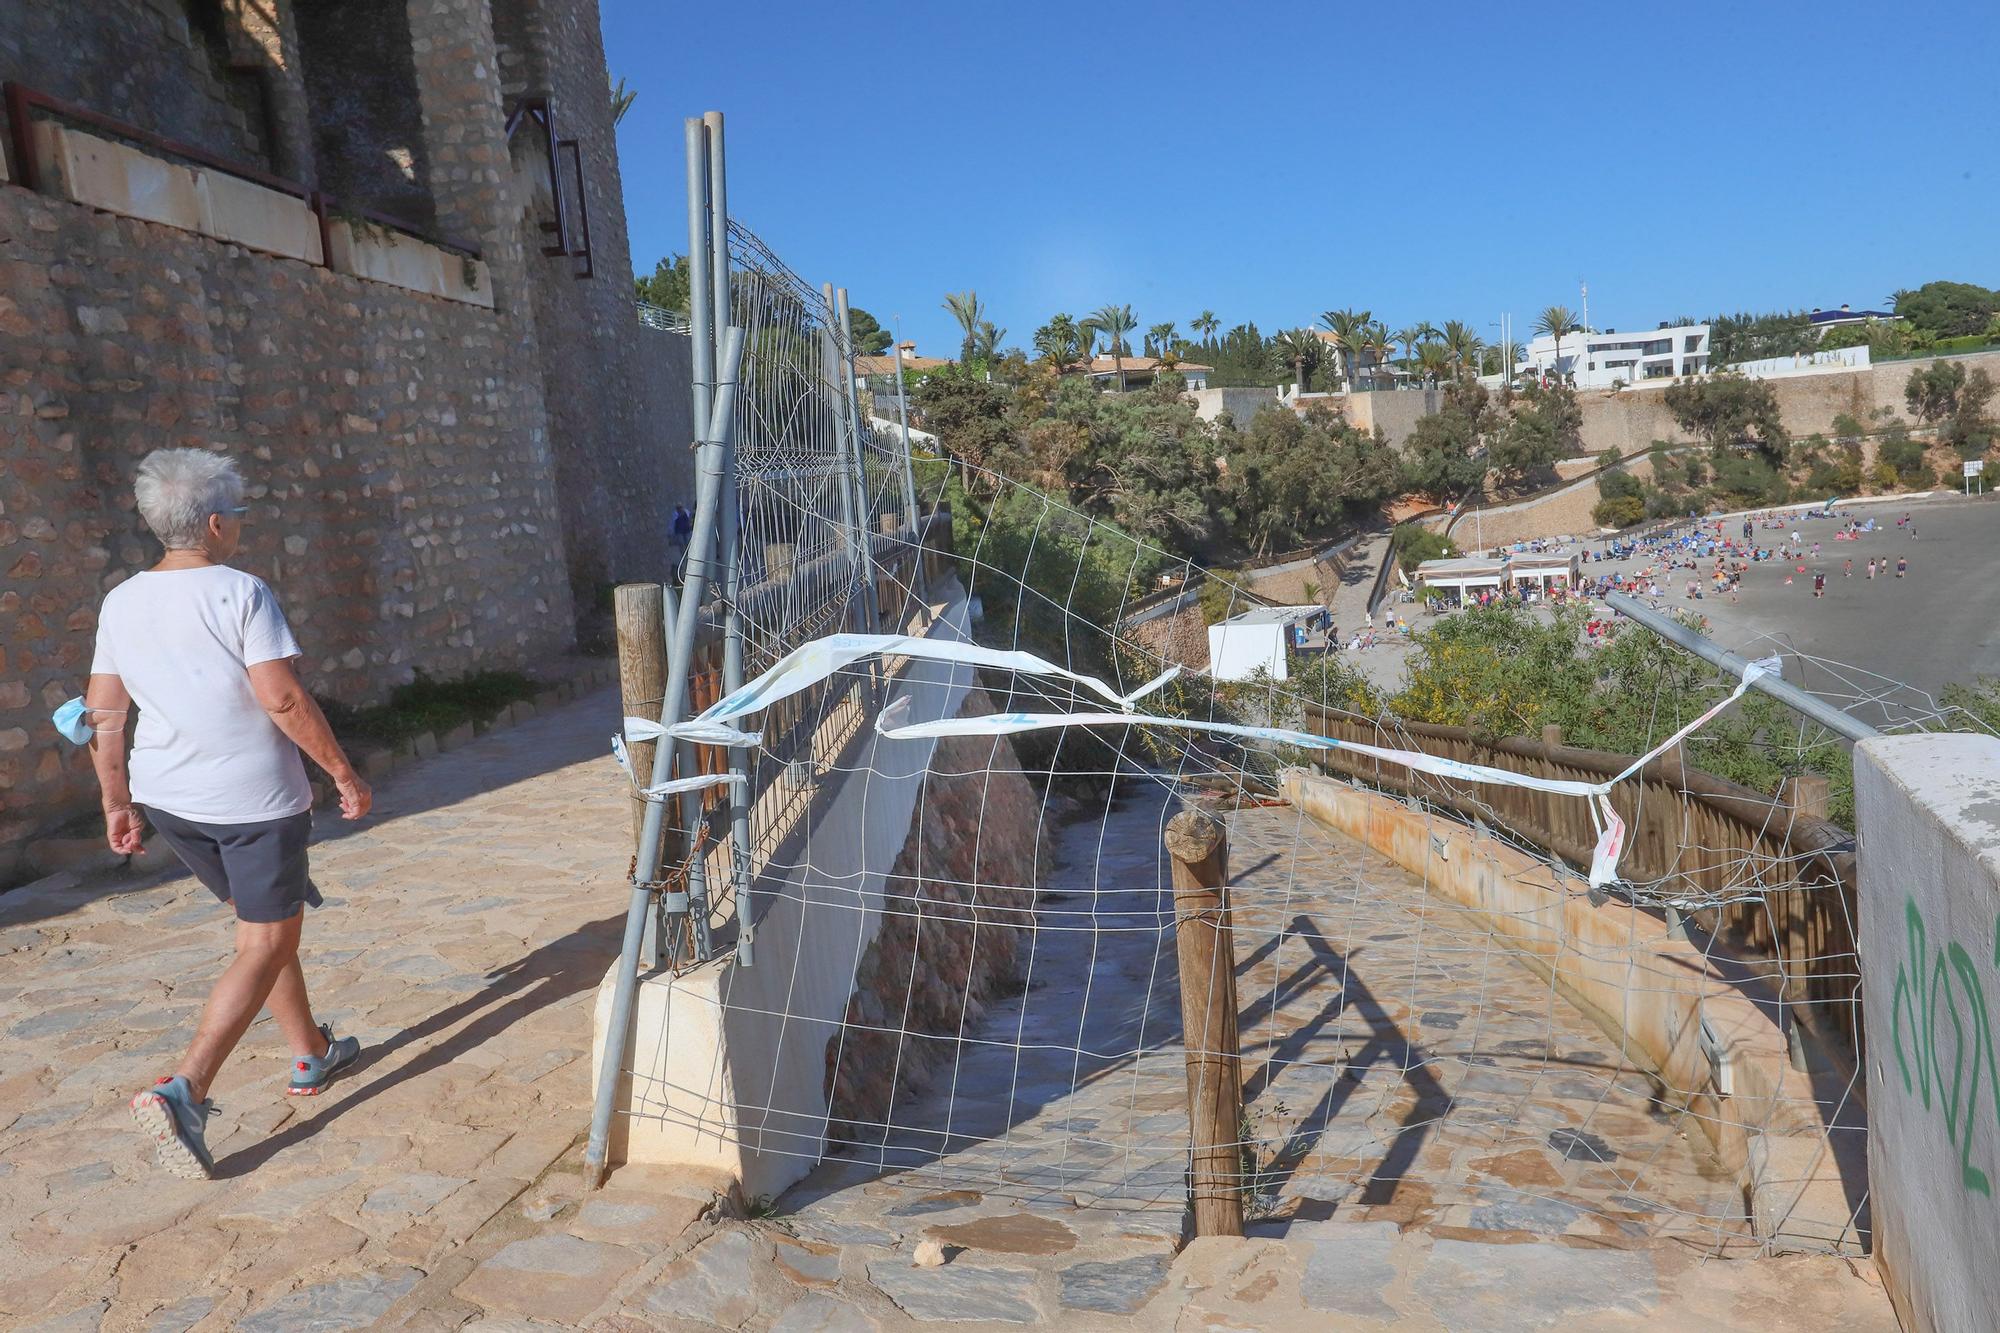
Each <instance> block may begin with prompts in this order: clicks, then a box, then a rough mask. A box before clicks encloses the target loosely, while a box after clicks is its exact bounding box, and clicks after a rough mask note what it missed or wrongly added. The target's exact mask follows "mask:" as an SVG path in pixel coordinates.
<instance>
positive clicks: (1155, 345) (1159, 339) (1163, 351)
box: [1146, 320, 1179, 356]
mask: <svg viewBox="0 0 2000 1333" xmlns="http://www.w3.org/2000/svg"><path fill="white" fill-rule="evenodd" d="M1178 332H1179V330H1178V329H1176V328H1175V327H1174V322H1173V321H1172V320H1168V321H1167V322H1166V323H1164V324H1155V325H1153V327H1151V328H1149V329H1147V330H1146V346H1147V348H1148V349H1149V350H1150V351H1151V352H1152V354H1153V355H1154V356H1166V355H1167V354H1168V353H1169V352H1171V351H1172V350H1173V345H1174V334H1176V333H1178Z"/></svg>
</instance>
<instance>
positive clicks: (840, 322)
mask: <svg viewBox="0 0 2000 1333" xmlns="http://www.w3.org/2000/svg"><path fill="white" fill-rule="evenodd" d="M833 320H834V324H835V326H836V333H837V336H838V337H839V339H840V382H841V387H842V388H843V389H845V390H846V394H847V448H848V456H847V461H848V464H849V466H851V467H852V468H853V472H852V474H851V476H852V480H851V481H850V482H849V484H850V485H851V486H853V488H854V509H855V517H856V527H857V535H858V536H859V537H860V539H861V542H860V552H859V554H860V557H861V570H860V573H861V595H862V598H863V601H862V606H863V607H864V608H865V609H866V611H867V613H868V632H869V633H870V634H877V633H880V632H881V630H882V608H881V607H880V606H878V605H876V600H875V511H874V509H873V507H872V506H871V505H870V504H869V503H868V499H869V496H868V465H867V463H866V461H865V460H864V458H863V455H862V449H861V394H860V391H859V389H858V388H857V387H856V385H855V382H854V329H853V326H852V323H851V322H850V321H849V319H848V315H847V288H845V287H841V288H837V289H835V291H834V294H833Z"/></svg>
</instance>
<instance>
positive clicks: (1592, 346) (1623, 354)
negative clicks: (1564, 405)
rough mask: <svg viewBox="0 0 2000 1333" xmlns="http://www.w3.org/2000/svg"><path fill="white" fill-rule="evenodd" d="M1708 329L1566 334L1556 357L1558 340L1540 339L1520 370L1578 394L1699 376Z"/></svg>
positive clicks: (1705, 354)
mask: <svg viewBox="0 0 2000 1333" xmlns="http://www.w3.org/2000/svg"><path fill="white" fill-rule="evenodd" d="M1708 330H1709V326H1708V325H1706V324H1679V325H1675V326H1674V327H1673V328H1667V329H1648V330H1645V331H1643V332H1639V333H1620V332H1618V331H1617V330H1616V329H1605V330H1602V331H1601V332H1593V333H1582V332H1578V333H1565V334H1564V335H1563V336H1562V338H1561V340H1560V341H1561V352H1562V354H1561V356H1560V357H1558V356H1557V341H1558V340H1557V339H1555V338H1552V337H1550V336H1549V335H1548V334H1543V335H1541V336H1540V337H1538V338H1536V339H1535V340H1534V341H1533V342H1531V343H1529V344H1528V345H1527V347H1526V349H1525V350H1526V352H1527V356H1526V358H1525V359H1524V360H1523V361H1522V362H1521V365H1520V371H1521V373H1522V374H1523V375H1526V376H1530V377H1533V378H1535V379H1555V378H1558V377H1561V378H1566V379H1568V380H1569V382H1570V383H1571V384H1573V385H1574V386H1575V387H1577V388H1579V389H1608V388H1610V387H1611V386H1612V385H1613V384H1616V383H1621V382H1622V383H1625V384H1640V383H1643V382H1645V381H1647V380H1665V379H1676V378H1678V377H1680V376H1682V375H1700V374H1704V373H1706V372H1707V370H1708Z"/></svg>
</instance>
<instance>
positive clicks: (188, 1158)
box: [132, 1074, 215, 1180]
mask: <svg viewBox="0 0 2000 1333" xmlns="http://www.w3.org/2000/svg"><path fill="white" fill-rule="evenodd" d="M214 1113H215V1103H214V1102H212V1101H209V1102H198V1101H196V1100H195V1099H194V1093H193V1091H192V1090H191V1089H190V1088H189V1087H188V1081H187V1080H186V1079H185V1078H182V1077H181V1076H180V1075H178V1074H176V1075H175V1076H174V1077H172V1078H163V1079H161V1080H160V1081H159V1082H158V1083H156V1084H154V1085H153V1086H152V1087H150V1088H148V1089H146V1090H145V1091H144V1092H142V1093H140V1094H139V1095H138V1096H136V1097H134V1098H133V1099H132V1119H134V1120H135V1121H137V1122H138V1124H139V1128H140V1129H141V1130H142V1131H144V1132H145V1134H146V1135H147V1137H149V1138H151V1139H152V1140H153V1142H154V1143H156V1144H158V1145H159V1158H160V1165H161V1166H163V1167H165V1168H166V1169H167V1170H168V1171H170V1172H172V1173H173V1174H174V1175H177V1176H179V1177H180V1178H181V1179H183V1180H207V1179H209V1178H210V1177H211V1176H213V1175H214V1174H215V1159H214V1158H212V1157H210V1156H209V1155H208V1142H207V1140H206V1139H205V1138H204V1137H203V1135H204V1134H205V1133H206V1131H207V1129H208V1118H209V1116H211V1115H213V1114H214Z"/></svg>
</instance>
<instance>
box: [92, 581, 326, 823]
mask: <svg viewBox="0 0 2000 1333" xmlns="http://www.w3.org/2000/svg"><path fill="white" fill-rule="evenodd" d="M298 655H299V644H298V640H296V639H294V638H293V637H292V629H291V626H290V625H287V624H286V623H285V613H284V612H283V611H280V610H279V609H278V599H277V597H276V596H274V595H273V594H272V592H271V589H270V587H269V586H268V585H266V584H265V582H264V581H263V580H262V579H260V578H257V577H256V576H255V575H252V574H245V573H244V572H243V571H242V570H240V569H231V568H229V567H228V566H227V565H206V566H202V567H199V568H195V569H173V570H166V571H158V570H148V571H146V572H145V573H143V574H134V575H133V576H132V577H131V578H129V579H127V580H125V582H123V583H121V584H119V585H118V586H117V587H116V588H113V589H112V590H111V592H110V593H109V594H108V595H107V596H106V597H105V599H104V609H103V611H102V612H101V613H100V614H99V616H98V625H97V655H96V657H95V658H94V659H93V660H92V662H91V666H90V670H91V673H92V674H93V675H106V676H117V677H118V678H119V679H120V680H122V681H124V682H125V688H126V689H127V690H128V691H130V692H131V695H132V699H133V702H134V703H136V704H137V705H138V707H139V725H138V733H137V735H136V736H134V737H133V744H132V758H131V778H132V799H133V800H134V801H136V802H137V803H138V804H140V805H149V806H153V807H155V808H157V809H161V810H165V811H166V812H167V813H168V814H172V815H179V816H180V817H181V818H182V819H192V820H195V821H197V822H199V823H204V824H252V823H256V822H259V821H261V820H266V819H283V818H284V817H286V816H287V815H295V814H298V813H299V812H300V811H301V810H308V809H310V808H312V788H311V787H310V786H309V785H308V784H307V782H306V768H305V763H304V761H303V760H301V759H300V757H299V748H298V746H296V745H294V744H292V742H291V741H290V740H288V739H287V738H286V736H285V733H283V732H282V731H279V730H278V726H277V724H276V723H275V722H273V721H271V718H270V715H269V714H267V713H265V711H264V709H263V707H262V706H261V705H259V704H258V702H257V696H256V694H255V693H253V692H252V691H251V689H250V673H249V670H248V668H250V667H252V666H255V665H256V664H257V663H259V662H271V661H276V660H277V659H279V658H290V657H297V656H298Z"/></svg>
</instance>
